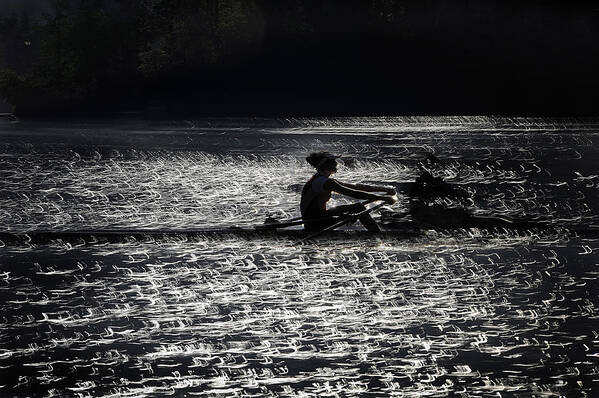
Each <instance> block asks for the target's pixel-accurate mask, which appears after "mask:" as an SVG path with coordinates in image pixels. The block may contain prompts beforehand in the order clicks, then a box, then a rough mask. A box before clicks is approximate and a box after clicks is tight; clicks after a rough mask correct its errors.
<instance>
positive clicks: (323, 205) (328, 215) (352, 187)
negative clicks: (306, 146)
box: [300, 152, 397, 232]
mask: <svg viewBox="0 0 599 398" xmlns="http://www.w3.org/2000/svg"><path fill="white" fill-rule="evenodd" d="M338 158H339V156H335V155H333V154H331V153H329V152H317V153H311V154H310V155H309V156H308V157H307V158H306V161H308V163H309V164H310V165H311V166H312V167H314V168H315V169H316V174H314V175H313V176H312V178H310V179H309V180H308V182H306V184H305V185H304V188H303V189H302V199H301V203H300V209H301V213H302V218H303V220H304V228H305V229H306V230H312V231H318V230H322V229H325V228H327V227H329V226H331V225H333V224H334V223H336V222H339V221H340V220H341V219H343V217H345V216H347V215H349V214H357V213H359V212H362V211H364V210H366V207H365V206H364V205H363V204H362V203H355V204H351V205H344V206H337V207H332V208H329V209H327V202H328V201H329V200H330V199H331V193H332V192H337V193H340V194H343V195H346V196H349V197H352V198H355V199H362V200H383V201H385V202H387V203H389V204H393V203H395V202H396V201H397V198H396V196H395V189H393V188H390V187H379V186H372V185H365V184H348V183H344V182H341V181H339V180H336V179H333V178H331V175H332V174H333V173H335V172H336V171H337V166H338V164H337V159H338ZM372 192H384V193H385V194H384V195H377V194H374V193H372ZM359 220H360V222H361V223H362V225H363V226H364V227H366V229H367V230H369V231H373V232H378V231H380V230H381V229H380V227H379V226H378V224H377V223H376V221H374V219H373V218H372V216H371V215H370V214H368V213H367V214H364V215H362V216H361V217H360V218H359Z"/></svg>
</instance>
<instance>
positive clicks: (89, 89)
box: [0, 0, 597, 114]
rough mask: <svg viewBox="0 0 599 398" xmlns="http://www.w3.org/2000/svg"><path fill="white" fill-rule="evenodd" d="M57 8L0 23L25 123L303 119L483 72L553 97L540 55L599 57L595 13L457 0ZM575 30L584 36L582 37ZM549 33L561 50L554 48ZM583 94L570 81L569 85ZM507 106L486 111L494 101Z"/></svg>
mask: <svg viewBox="0 0 599 398" xmlns="http://www.w3.org/2000/svg"><path fill="white" fill-rule="evenodd" d="M49 1H51V7H50V9H51V11H50V12H48V13H47V14H45V15H44V17H43V18H41V19H36V20H33V19H31V18H30V16H28V15H26V14H21V15H17V14H13V15H4V16H2V18H0V51H1V55H2V59H0V95H1V96H3V97H4V98H5V99H6V100H7V101H8V102H9V103H10V104H12V105H14V107H15V109H16V111H17V112H19V113H22V114H36V113H41V114H43V113H47V114H51V113H55V112H62V111H65V110H66V111H67V112H68V111H73V112H77V111H82V110H92V109H96V110H97V109H102V110H104V109H109V108H127V107H132V108H135V107H139V106H140V104H142V103H143V102H144V101H146V100H147V99H148V98H164V97H179V98H180V97H186V96H187V97H190V98H193V102H194V103H198V101H199V102H201V103H202V104H204V106H205V107H208V109H216V108H218V107H219V106H222V107H226V106H227V101H229V100H230V102H234V100H238V101H239V103H247V102H251V101H252V95H254V94H255V93H256V92H259V93H258V94H255V95H257V96H262V97H264V100H265V101H267V100H268V98H271V97H273V96H279V98H280V99H281V98H282V100H284V101H286V102H287V103H290V104H292V105H290V108H293V103H294V99H297V102H302V101H303V102H306V101H309V100H313V102H315V103H317V102H318V96H319V95H320V97H321V98H325V99H326V101H329V103H330V102H334V100H335V99H338V98H341V97H344V98H348V97H349V98H351V96H352V93H351V92H352V88H351V86H352V85H353V86H355V90H354V92H357V93H358V94H353V95H356V96H357V95H360V96H361V97H363V95H362V94H368V93H371V94H376V95H380V98H383V100H387V99H388V98H391V97H393V94H392V93H391V92H390V91H393V90H398V91H399V90H402V91H403V92H404V93H410V95H411V97H412V98H416V99H415V101H418V98H417V97H418V96H419V95H420V96H422V94H421V93H420V92H419V91H418V90H419V87H422V85H424V86H425V87H431V88H432V87H433V86H434V85H441V87H443V88H446V89H448V90H459V89H460V84H459V83H457V82H456V81H459V80H460V79H462V86H461V87H462V89H465V90H466V91H469V90H470V91H472V90H476V89H477V87H478V86H479V85H480V81H481V80H483V79H484V78H485V73H487V72H491V73H492V72H496V73H497V72H501V71H502V70H506V69H507V70H508V71H511V73H508V74H503V75H497V76H496V77H495V80H496V83H492V82H491V83H490V84H491V86H492V87H491V89H492V90H496V89H497V88H499V89H500V88H501V86H502V85H503V86H505V84H506V82H507V83H510V82H511V84H513V85H514V87H517V86H518V84H519V82H520V81H521V82H522V84H529V86H527V87H528V88H527V93H528V92H532V91H534V90H536V89H542V87H543V82H542V81H541V80H538V79H539V77H538V76H539V73H540V74H541V76H542V75H543V73H544V72H543V70H542V68H540V67H539V60H538V54H539V51H544V53H543V54H549V56H552V55H556V56H557V55H558V54H556V53H557V52H562V55H563V51H562V50H565V49H566V51H575V50H576V51H578V50H581V51H584V50H586V49H589V48H594V46H593V41H594V39H595V38H596V36H597V35H596V30H597V29H596V27H594V26H596V25H593V22H594V21H595V20H594V19H590V20H585V19H584V18H582V19H581V18H579V17H580V15H582V16H583V17H584V16H585V15H586V14H584V13H582V14H572V15H570V17H568V16H566V17H565V18H566V19H565V20H564V19H560V18H557V17H556V15H558V14H559V12H560V11H559V10H558V11H555V12H553V11H551V10H549V11H548V12H547V13H546V15H545V14H543V15H541V16H539V17H535V15H536V14H535V12H534V11H531V12H528V14H526V13H525V14H523V15H524V17H522V14H518V15H515V16H514V15H512V14H513V10H510V9H509V7H507V8H506V7H503V6H499V5H498V4H500V3H499V2H497V1H492V0H485V1H482V2H479V5H478V6H477V5H476V4H475V3H476V2H470V1H462V2H455V1H449V0H446V1H436V2H433V1H430V0H420V1H414V0H278V1H269V0H49ZM480 4H483V6H481V5H480ZM518 18H520V19H518ZM568 18H570V19H568ZM574 22H576V23H577V24H578V25H580V24H581V23H582V28H580V29H578V30H575V28H574V27H573V26H574ZM506 23H507V24H508V25H507V26H508V27H507V28H506V27H505V24H506ZM535 24H537V25H535ZM539 24H540V25H539ZM547 24H549V25H547ZM585 29H586V30H585ZM555 30H557V32H555ZM518 32H521V34H522V37H519V36H518V34H517V33H518ZM564 32H565V34H566V35H565V37H561V38H560V37H559V34H560V33H564ZM552 33H553V34H554V36H555V37H554V38H553V39H551V40H553V41H554V42H553V47H552V46H550V45H547V40H548V39H547V36H546V35H547V34H552ZM530 35H533V36H530ZM534 35H537V36H534ZM562 36H563V35H562ZM573 37H577V38H578V40H580V41H579V42H577V43H574V44H575V46H578V47H577V48H576V49H575V50H571V47H572V46H571V44H572V43H569V42H568V41H567V40H570V39H571V38H573ZM529 44H531V45H535V46H537V47H538V45H539V44H542V45H545V46H547V48H544V49H542V50H535V49H531V48H533V47H529ZM527 49H528V50H527ZM567 49H570V50H567ZM527 51H530V54H527ZM592 51H595V52H596V50H592ZM498 54H500V56H498ZM506 56H507V57H509V59H505V58H506ZM514 57H520V58H521V59H520V60H514V59H513V58H514ZM548 65H549V72H548V73H551V72H555V71H559V72H564V71H568V69H567V66H566V65H565V64H562V63H561V61H556V60H551V59H550V60H548ZM531 68H532V69H531ZM534 68H539V69H540V70H533V69H534ZM483 69H484V70H486V71H487V72H484V71H481V70H483ZM588 73H589V74H592V72H591V71H590V70H589V71H588ZM585 76H586V75H585ZM542 77H545V76H542ZM547 78H549V76H547ZM510 79H512V80H510ZM514 79H515V83H514V81H513V80H514ZM535 79H537V80H535ZM581 79H582V78H581ZM415 81H418V82H415ZM452 81H453V82H452ZM531 82H532V83H531ZM578 83H580V82H579V80H577V79H576V78H575V77H571V78H568V79H566V80H565V81H564V83H563V84H564V87H565V86H566V85H568V84H578ZM592 83H593V85H594V84H595V82H592ZM494 84H495V85H496V86H497V87H495V86H494ZM283 86H287V87H288V89H285V88H284V87H283ZM373 87H374V88H373ZM386 87H387V88H386ZM310 90H312V92H314V93H316V94H315V95H314V96H311V94H309V93H308V91H310ZM331 92H332V94H331ZM227 93H228V94H227ZM329 94H330V95H329ZM466 94H467V93H466ZM244 96H245V97H244ZM493 96H495V97H493ZM496 96H497V94H496V93H495V94H488V98H486V100H487V101H488V102H489V103H495V102H496V101H497V98H496ZM242 97H243V98H242ZM267 97H268V98H267ZM361 97H360V98H361ZM465 97H466V95H464V98H465ZM240 98H241V99H240ZM356 98H357V97H356ZM383 100H381V101H383ZM425 100H426V99H425V98H421V99H420V101H422V102H424V101H425ZM429 100H430V99H429ZM436 100H437V101H438V102H439V104H440V105H439V106H441V107H442V101H440V100H439V99H438V98H437V99H436ZM500 100H501V98H500ZM532 100H533V101H534V98H533V99H532ZM219 101H220V105H219V104H218V103H219ZM271 101H272V102H271V106H276V105H277V100H276V99H275V100H271ZM323 101H324V100H323ZM340 101H341V100H340ZM446 101H449V102H451V99H449V98H447V99H446ZM494 101H495V102H494ZM267 102H268V101H267ZM375 102H376V100H375ZM400 102H401V101H400ZM395 105H397V106H401V105H402V103H399V104H395ZM403 105H406V104H403ZM211 106H212V108H210V107H211ZM318 106H321V108H322V109H325V108H326V109H329V108H327V104H326V103H322V104H320V105H318V104H317V105H315V107H316V108H315V109H317V108H318ZM376 106H378V105H376V104H375V105H373V107H376ZM300 108H301V106H300ZM331 109H333V110H334V109H335V108H334V107H333V108H331Z"/></svg>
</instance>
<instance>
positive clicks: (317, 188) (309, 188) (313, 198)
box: [300, 173, 331, 218]
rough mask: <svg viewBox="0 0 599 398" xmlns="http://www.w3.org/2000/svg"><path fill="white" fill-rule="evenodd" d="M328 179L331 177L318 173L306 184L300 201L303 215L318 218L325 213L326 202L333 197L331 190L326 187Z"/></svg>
mask: <svg viewBox="0 0 599 398" xmlns="http://www.w3.org/2000/svg"><path fill="white" fill-rule="evenodd" d="M328 180H329V177H325V176H323V175H322V174H319V173H316V174H314V175H313V176H312V178H310V179H309V180H308V182H307V183H306V185H304V189H302V200H301V202H300V210H301V212H302V217H305V218H317V217H319V216H321V215H322V213H324V209H325V208H326V203H327V202H328V201H329V199H331V191H327V190H326V189H324V184H325V183H326V182H327V181H328Z"/></svg>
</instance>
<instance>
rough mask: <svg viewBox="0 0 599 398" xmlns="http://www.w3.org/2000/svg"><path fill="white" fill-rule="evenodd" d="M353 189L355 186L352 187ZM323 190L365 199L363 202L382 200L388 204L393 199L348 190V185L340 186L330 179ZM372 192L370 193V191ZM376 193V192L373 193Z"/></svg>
mask: <svg viewBox="0 0 599 398" xmlns="http://www.w3.org/2000/svg"><path fill="white" fill-rule="evenodd" d="M352 186H353V187H355V185H352ZM324 189H326V190H331V191H335V192H338V193H340V194H343V195H346V196H349V197H352V198H355V199H365V200H384V201H387V202H389V203H394V202H395V199H392V198H393V197H392V196H387V195H375V194H372V193H370V192H367V191H363V190H360V189H354V188H350V186H349V185H348V184H341V183H339V182H338V181H336V180H334V179H332V178H330V179H329V180H328V181H327V182H326V183H325V184H324ZM371 192H372V191H371ZM375 192H376V191H375Z"/></svg>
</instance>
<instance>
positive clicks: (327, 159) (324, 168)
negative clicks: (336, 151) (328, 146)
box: [306, 152, 340, 176]
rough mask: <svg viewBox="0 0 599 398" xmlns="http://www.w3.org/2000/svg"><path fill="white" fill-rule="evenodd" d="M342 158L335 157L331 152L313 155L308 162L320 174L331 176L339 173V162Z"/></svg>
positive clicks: (308, 158) (307, 159)
mask: <svg viewBox="0 0 599 398" xmlns="http://www.w3.org/2000/svg"><path fill="white" fill-rule="evenodd" d="M339 157H340V156H335V155H333V154H331V153H329V152H315V153H311V154H310V155H309V156H308V157H307V158H306V161H308V163H310V165H311V166H312V167H314V168H315V169H316V170H317V171H318V172H319V173H321V174H324V175H327V176H329V175H331V174H333V173H334V172H336V171H337V160H336V159H338V158H339Z"/></svg>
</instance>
